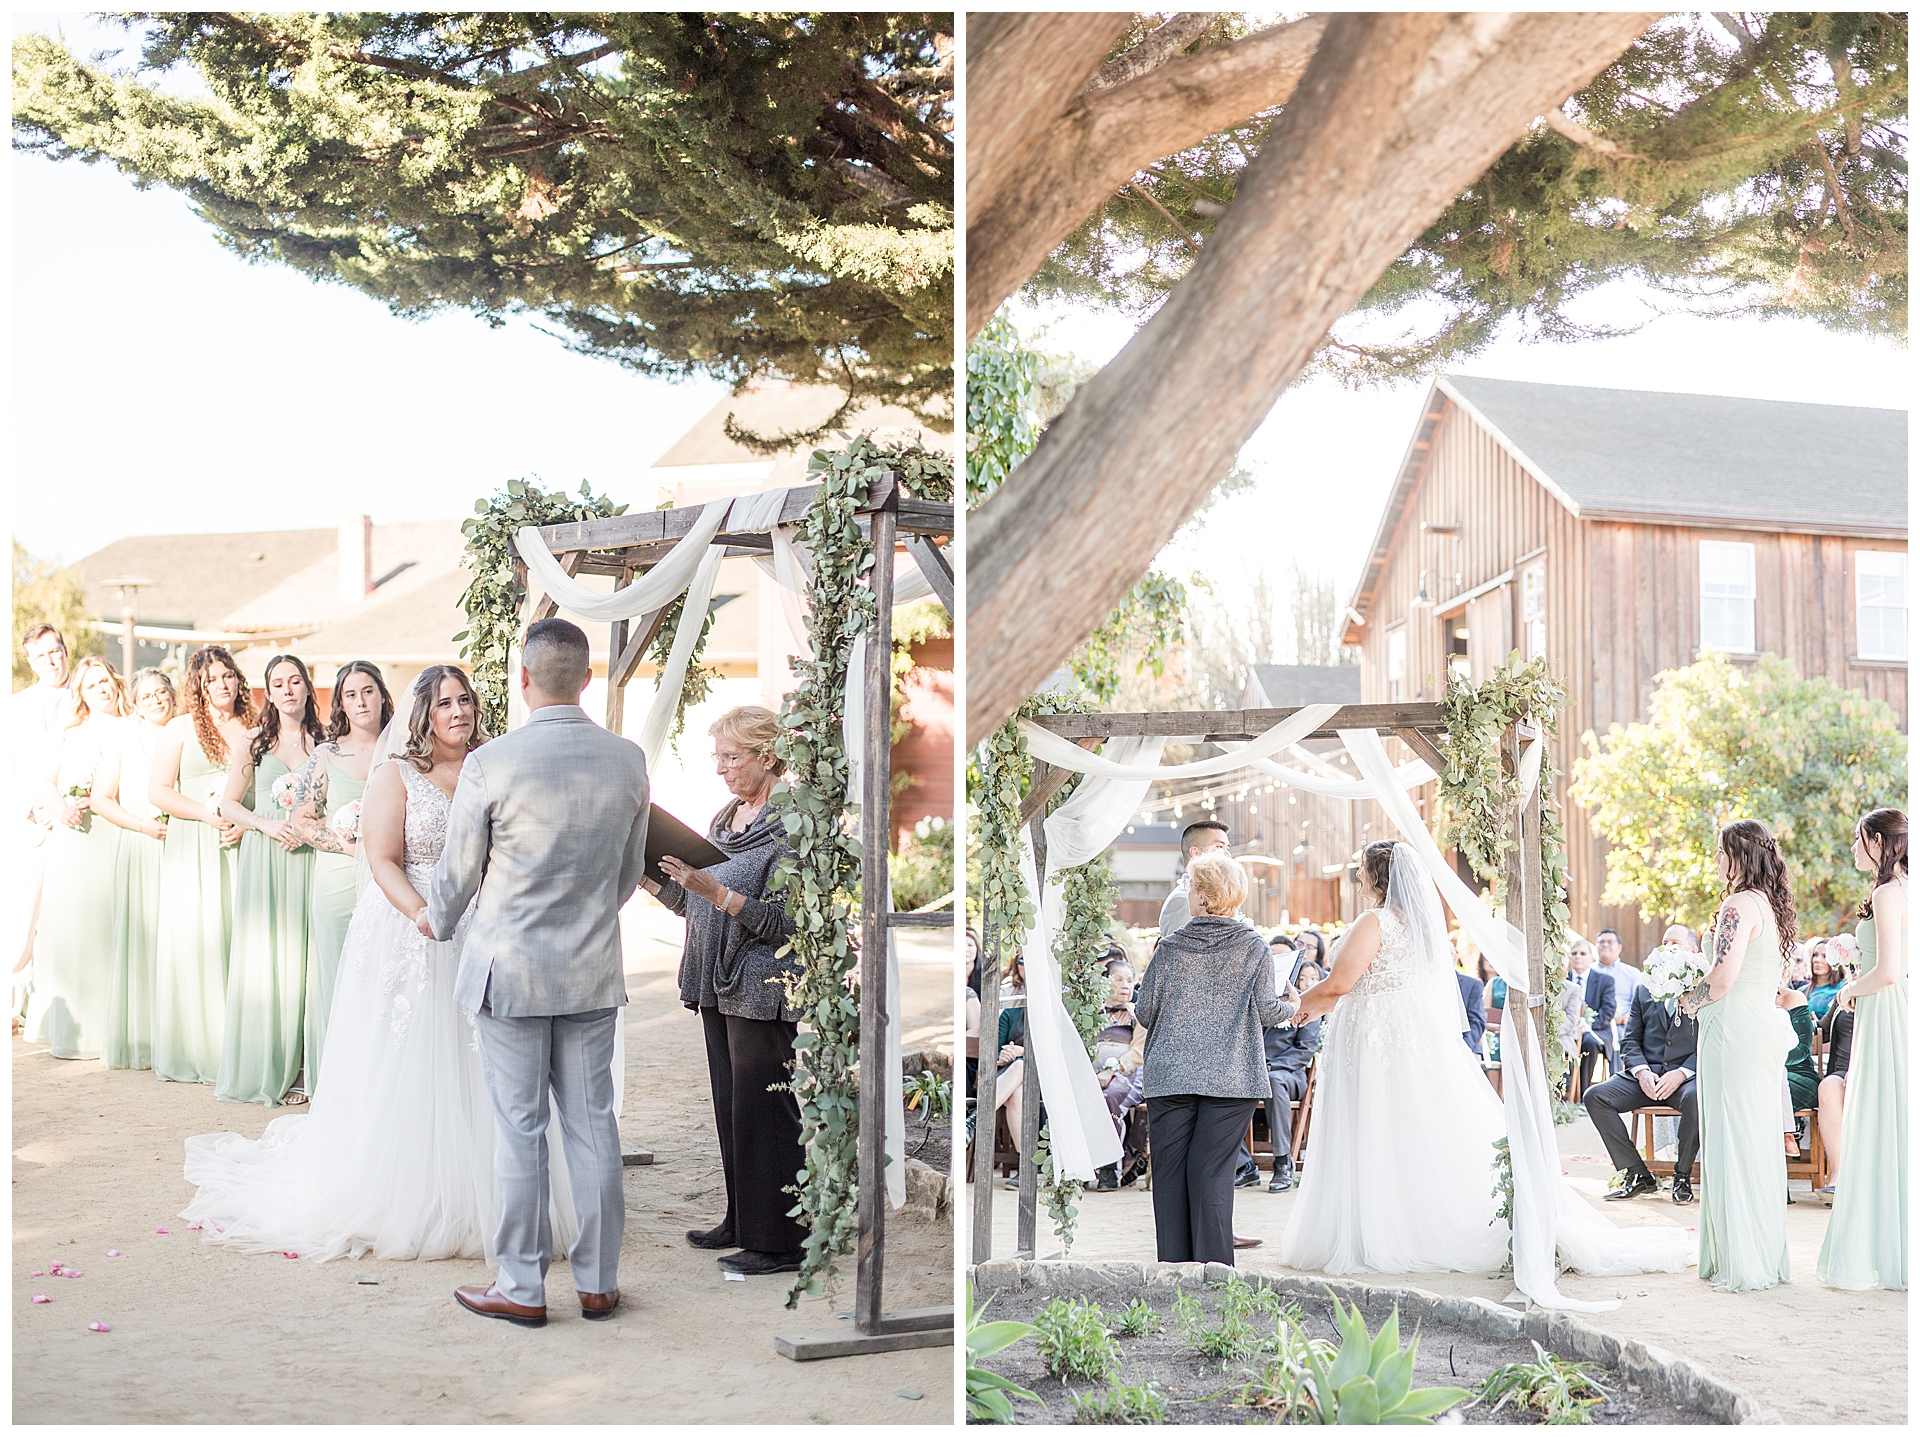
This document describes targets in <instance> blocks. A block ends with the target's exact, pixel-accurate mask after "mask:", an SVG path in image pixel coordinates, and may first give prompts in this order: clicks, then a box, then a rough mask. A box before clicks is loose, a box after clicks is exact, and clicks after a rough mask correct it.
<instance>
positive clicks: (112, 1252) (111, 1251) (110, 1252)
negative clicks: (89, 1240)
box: [107, 1247, 120, 1257]
mask: <svg viewBox="0 0 1920 1437" xmlns="http://www.w3.org/2000/svg"><path fill="white" fill-rule="evenodd" d="M107 1256H108V1257H118V1256H120V1249H119V1248H117V1247H110V1248H108V1249H107Z"/></svg>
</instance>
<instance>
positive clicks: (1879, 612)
mask: <svg viewBox="0 0 1920 1437" xmlns="http://www.w3.org/2000/svg"><path fill="white" fill-rule="evenodd" d="M1853 601H1854V618H1855V629H1856V632H1857V636H1858V640H1859V656H1860V657H1861V658H1863V659H1905V658H1906V656H1907V556H1906V555H1905V554H1890V553H1888V552H1887V551H1885V550H1883V549H1856V550H1855V551H1854V555H1853Z"/></svg>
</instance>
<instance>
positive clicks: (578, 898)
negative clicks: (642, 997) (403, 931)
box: [427, 704, 647, 1018]
mask: <svg viewBox="0 0 1920 1437" xmlns="http://www.w3.org/2000/svg"><path fill="white" fill-rule="evenodd" d="M646 843H647V760H646V755H644V754H643V753H641V752H640V748H639V746H638V745H637V744H632V743H629V742H628V741H627V740H626V739H623V738H621V737H620V736H619V735H617V734H612V733H608V732H607V731H606V730H605V729H603V728H601V727H600V726H599V725H598V724H596V723H594V722H593V720H592V719H590V718H588V717H587V716H586V714H585V713H584V712H583V711H582V710H581V709H580V708H579V707H578V706H577V705H574V704H554V705H551V706H549V707H547V708H541V709H535V710H534V712H533V714H532V716H531V717H530V718H529V719H528V720H527V722H526V724H525V726H523V727H521V728H518V729H515V730H514V731H513V732H512V733H509V734H505V735H502V736H501V737H500V738H497V739H495V740H494V741H493V742H492V743H489V744H485V745H483V746H481V747H480V748H477V749H475V750H474V751H473V752H472V753H470V754H468V755H467V761H466V763H465V764H464V765H463V766H462V767H461V769H460V784H459V787H458V788H456V789H455V790H454V793H453V812H452V814H451V815H450V816H449V818H448V820H447V847H446V851H445V852H443V853H442V854H441V855H440V862H439V863H438V864H436V865H435V866H434V870H433V882H432V883H431V884H430V885H429V891H428V893H427V920H428V922H430V923H431V924H432V925H433V931H434V933H435V934H436V935H437V936H439V937H441V938H442V939H443V940H444V939H445V938H446V937H448V936H450V935H451V934H452V932H453V926H454V924H455V923H457V922H459V920H460V915H461V914H462V913H463V912H465V911H466V907H467V904H468V902H469V901H471V900H472V898H473V895H474V893H475V892H476V891H478V893H479V894H480V902H479V906H478V908H477V909H476V910H475V912H474V915H473V925H472V927H471V928H470V929H469V931H468V934H467V944H466V947H465V948H464V949H463V950H462V951H461V954H460V972H459V975H458V977H457V978H456V979H455V980H454V989H453V996H454V1000H455V1001H456V1002H457V1003H459V1005H460V1006H461V1007H462V1008H465V1009H466V1010H467V1011H468V1012H470V1013H477V1012H479V1011H480V1010H481V1005H482V1004H483V1003H484V1004H486V1005H487V1007H488V1009H489V1011H491V1012H492V1013H493V1014H494V1016H496V1017H500V1018H528V1017H551V1016H554V1015H557V1014H562V1013H590V1012H593V1011H595V1010H597V1009H600V1008H617V1007H619V1006H620V1005H621V1004H623V1003H625V1002H626V1001H627V984H626V977H625V973H624V971H623V968H622V965H621V961H620V908H621V905H622V904H624V903H625V902H626V901H627V900H628V899H629V898H631V897H632V896H633V890H634V888H635V887H636V886H637V885H638V884H639V882H640V870H641V866H642V864H643V863H644V862H645V858H646Z"/></svg>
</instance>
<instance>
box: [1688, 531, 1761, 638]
mask: <svg viewBox="0 0 1920 1437" xmlns="http://www.w3.org/2000/svg"><path fill="white" fill-rule="evenodd" d="M1700 647H1701V648H1703V649H1719V650H1720V651H1721V652H1722V653H1728V654H1750V653H1752V652H1753V651H1754V649H1753V545H1751V544H1727V543H1721V542H1719V541H1717V540H1713V539H1702V540H1701V541H1700Z"/></svg>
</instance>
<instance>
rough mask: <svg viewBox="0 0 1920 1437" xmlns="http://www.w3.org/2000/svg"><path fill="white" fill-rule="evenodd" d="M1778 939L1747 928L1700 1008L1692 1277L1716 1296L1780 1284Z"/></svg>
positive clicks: (1782, 1190) (1782, 1169) (1783, 1159)
mask: <svg viewBox="0 0 1920 1437" xmlns="http://www.w3.org/2000/svg"><path fill="white" fill-rule="evenodd" d="M1779 985H1780V957H1779V942H1778V939H1777V937H1776V936H1775V933H1774V927H1773V922H1772V920H1771V918H1769V919H1768V921H1767V922H1766V923H1764V924H1762V925H1761V926H1760V928H1759V929H1758V930H1757V931H1755V930H1749V936H1748V939H1747V946H1746V956H1745V957H1744V958H1743V959H1742V960H1741V964H1740V976H1739V977H1738V978H1735V979H1734V980H1733V986H1732V987H1731V988H1729V989H1728V990H1727V991H1726V994H1725V995H1724V996H1723V997H1721V998H1720V999H1719V1000H1718V1001H1717V1002H1713V1003H1709V1004H1708V1005H1707V1006H1706V1007H1704V1008H1702V1009H1701V1010H1700V1038H1699V1057H1700V1067H1699V1069H1698V1070H1697V1071H1698V1075H1699V1076H1698V1079H1697V1083H1698V1088H1699V1098H1700V1176H1701V1193H1700V1276H1701V1277H1702V1278H1703V1279H1705V1280H1707V1281H1709V1282H1711V1283H1712V1284H1713V1285H1714V1286H1715V1287H1716V1288H1718V1289H1719V1290H1720V1291H1721V1292H1757V1291H1759V1290H1760V1289H1761V1288H1767V1287H1772V1286H1774V1285H1775V1284H1776V1283H1781V1282H1786V1281H1787V1280H1788V1273H1787V1155H1786V1152H1785V1150H1784V1149H1783V1147H1782V1146H1781V1142H1780V1072H1781V1065H1782V1063H1783V1062H1784V1061H1785V1059H1786V1044H1785V1041H1784V1037H1783V1035H1782V1033H1781V1030H1780V1020H1779V1018H1777V1017H1775V1016H1774V1011H1775V1010H1774V1001H1773V1000H1774V993H1775V992H1776V991H1777V990H1778V988H1779Z"/></svg>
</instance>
